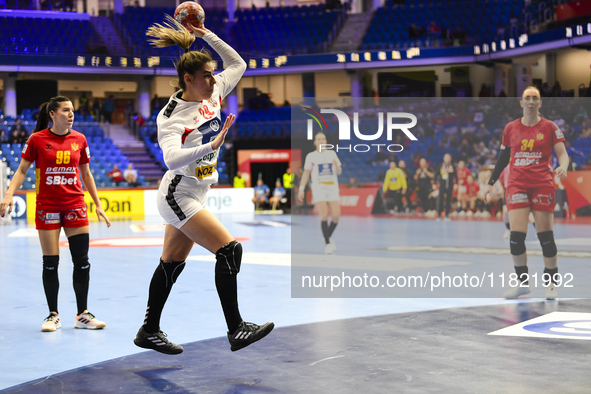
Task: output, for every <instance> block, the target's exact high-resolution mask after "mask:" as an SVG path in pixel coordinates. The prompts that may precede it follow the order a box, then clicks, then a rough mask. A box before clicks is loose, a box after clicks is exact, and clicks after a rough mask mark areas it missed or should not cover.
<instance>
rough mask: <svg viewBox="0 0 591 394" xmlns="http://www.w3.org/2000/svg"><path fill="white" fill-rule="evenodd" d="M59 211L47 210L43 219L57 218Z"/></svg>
mask: <svg viewBox="0 0 591 394" xmlns="http://www.w3.org/2000/svg"><path fill="white" fill-rule="evenodd" d="M59 218H60V213H59V212H48V213H46V214H45V219H59Z"/></svg>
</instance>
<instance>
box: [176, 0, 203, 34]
mask: <svg viewBox="0 0 591 394" xmlns="http://www.w3.org/2000/svg"><path fill="white" fill-rule="evenodd" d="M174 19H176V21H177V22H179V23H180V24H182V25H183V26H185V27H186V28H187V29H188V28H189V27H188V26H187V25H188V24H191V25H193V26H195V27H203V23H204V22H205V11H203V8H201V6H200V5H199V4H197V3H195V2H194V1H185V2H184V3H182V4H180V5H179V6H178V7H177V8H176V10H174Z"/></svg>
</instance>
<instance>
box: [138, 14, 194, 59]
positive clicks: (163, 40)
mask: <svg viewBox="0 0 591 394" xmlns="http://www.w3.org/2000/svg"><path fill="white" fill-rule="evenodd" d="M165 19H166V22H164V25H161V24H159V23H155V24H153V25H152V26H150V27H149V28H148V30H147V31H146V35H147V36H148V37H152V38H150V39H149V40H148V41H149V42H150V45H153V46H155V47H157V48H165V47H170V46H173V45H177V46H179V47H181V48H182V49H183V50H184V51H185V52H189V51H190V50H191V45H193V43H194V42H195V36H194V35H193V33H191V32H190V31H189V30H187V28H186V27H185V26H183V25H182V24H180V23H179V22H177V21H176V20H175V19H174V18H173V17H172V16H170V15H166V17H165Z"/></svg>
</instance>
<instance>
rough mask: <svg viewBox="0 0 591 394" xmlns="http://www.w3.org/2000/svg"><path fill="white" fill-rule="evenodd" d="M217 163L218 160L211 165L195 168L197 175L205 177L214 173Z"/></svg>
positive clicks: (201, 177) (200, 177)
mask: <svg viewBox="0 0 591 394" xmlns="http://www.w3.org/2000/svg"><path fill="white" fill-rule="evenodd" d="M216 164H217V161H216V162H215V163H213V164H212V165H209V166H203V167H197V168H195V176H196V177H197V178H199V179H203V178H205V177H208V176H210V175H213V173H214V172H215V165H216Z"/></svg>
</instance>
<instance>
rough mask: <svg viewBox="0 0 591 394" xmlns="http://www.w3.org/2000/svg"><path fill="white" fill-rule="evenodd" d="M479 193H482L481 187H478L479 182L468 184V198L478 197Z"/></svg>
mask: <svg viewBox="0 0 591 394" xmlns="http://www.w3.org/2000/svg"><path fill="white" fill-rule="evenodd" d="M478 191H480V186H479V185H478V182H472V183H468V182H466V192H467V193H468V197H474V196H476V195H477V194H478Z"/></svg>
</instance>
